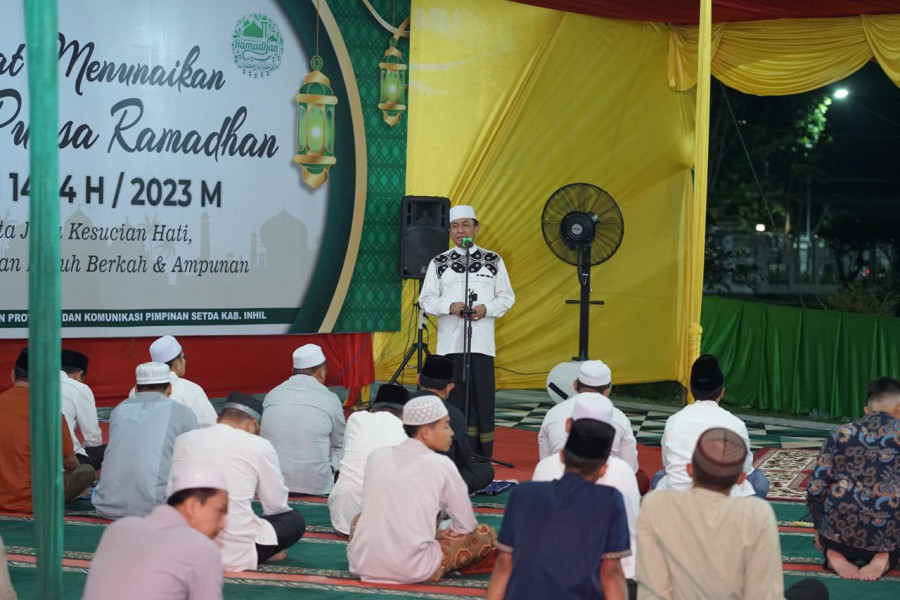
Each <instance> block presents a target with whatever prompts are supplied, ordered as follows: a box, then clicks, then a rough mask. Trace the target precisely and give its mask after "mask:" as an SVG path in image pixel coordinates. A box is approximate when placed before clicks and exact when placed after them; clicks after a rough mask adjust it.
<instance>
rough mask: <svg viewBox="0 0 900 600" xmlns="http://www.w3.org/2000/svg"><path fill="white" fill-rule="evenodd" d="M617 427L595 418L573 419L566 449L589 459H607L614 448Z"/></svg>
mask: <svg viewBox="0 0 900 600" xmlns="http://www.w3.org/2000/svg"><path fill="white" fill-rule="evenodd" d="M615 437H616V430H615V428H614V427H613V426H612V425H610V424H609V423H604V422H603V421H595V420H593V419H579V420H577V421H572V429H571V431H569V439H568V440H566V450H568V451H569V452H571V453H572V454H574V455H575V456H577V457H579V458H584V459H587V460H604V461H605V460H606V459H607V458H609V453H610V451H611V450H612V444H613V438H615Z"/></svg>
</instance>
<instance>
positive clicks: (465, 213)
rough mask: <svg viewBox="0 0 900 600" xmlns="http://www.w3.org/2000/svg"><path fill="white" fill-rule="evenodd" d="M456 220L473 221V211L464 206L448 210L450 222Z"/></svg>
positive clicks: (469, 207)
mask: <svg viewBox="0 0 900 600" xmlns="http://www.w3.org/2000/svg"><path fill="white" fill-rule="evenodd" d="M457 219H472V220H473V221H474V220H476V219H475V209H474V208H472V207H471V206H468V205H466V204H460V205H459V206H454V207H453V208H451V209H450V222H451V223H452V222H453V221H455V220H457Z"/></svg>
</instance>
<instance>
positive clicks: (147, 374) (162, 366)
mask: <svg viewBox="0 0 900 600" xmlns="http://www.w3.org/2000/svg"><path fill="white" fill-rule="evenodd" d="M134 379H135V381H136V382H137V384H138V385H153V384H154V383H169V365H167V364H166V363H161V362H148V363H142V364H140V365H138V367H137V369H135V372H134Z"/></svg>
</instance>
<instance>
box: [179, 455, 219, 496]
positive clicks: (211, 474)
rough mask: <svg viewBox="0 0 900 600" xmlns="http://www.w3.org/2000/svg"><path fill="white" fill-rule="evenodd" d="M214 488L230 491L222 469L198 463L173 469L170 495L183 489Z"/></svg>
mask: <svg viewBox="0 0 900 600" xmlns="http://www.w3.org/2000/svg"><path fill="white" fill-rule="evenodd" d="M197 488H212V489H214V490H223V491H226V492H227V491H228V483H227V482H226V481H225V475H223V474H222V472H221V471H218V470H216V469H212V468H210V467H206V466H202V465H197V464H190V463H188V464H184V465H182V466H180V467H178V468H176V469H173V470H172V489H170V490H169V496H172V495H173V494H175V493H176V492H180V491H181V490H195V489H197Z"/></svg>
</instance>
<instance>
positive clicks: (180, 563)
mask: <svg viewBox="0 0 900 600" xmlns="http://www.w3.org/2000/svg"><path fill="white" fill-rule="evenodd" d="M227 513H228V486H227V484H226V481H225V476H224V475H223V474H222V473H220V472H219V471H217V470H213V469H210V468H208V467H202V466H198V465H189V466H185V467H184V468H182V469H180V470H179V471H178V472H177V473H176V474H175V477H174V479H173V485H172V494H171V495H170V496H169V500H168V503H167V504H163V505H162V506H157V507H156V508H155V509H154V510H153V512H152V513H151V514H150V516H148V517H144V518H139V517H128V518H125V519H122V520H120V521H116V522H115V523H113V524H112V525H110V526H109V528H108V529H107V530H106V532H105V533H104V534H103V537H102V538H101V539H100V545H99V546H98V547H97V552H96V554H94V559H93V560H92V561H91V570H90V572H89V573H88V578H87V583H86V584H85V588H84V597H85V598H87V599H89V600H119V599H120V598H128V599H129V600H144V599H146V600H151V599H152V600H156V599H158V598H197V599H199V600H220V599H221V598H222V554H221V551H220V550H219V547H218V546H217V545H216V543H215V541H214V540H215V538H216V536H217V535H218V533H219V532H220V531H221V530H222V528H223V527H224V526H225V516H226V514H227Z"/></svg>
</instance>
